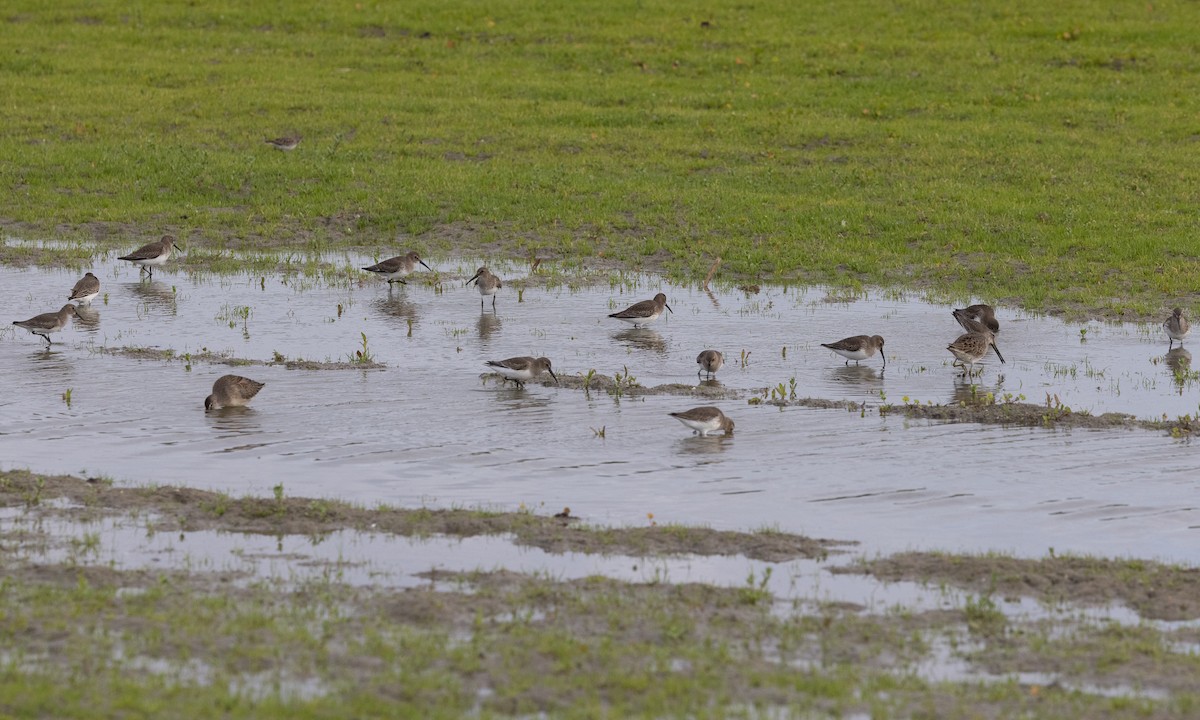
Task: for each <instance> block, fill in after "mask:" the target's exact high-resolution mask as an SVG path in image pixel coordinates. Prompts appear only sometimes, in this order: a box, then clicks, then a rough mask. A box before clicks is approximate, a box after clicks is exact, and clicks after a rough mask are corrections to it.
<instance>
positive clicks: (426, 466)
mask: <svg viewBox="0 0 1200 720" xmlns="http://www.w3.org/2000/svg"><path fill="white" fill-rule="evenodd" d="M350 261H351V262H352V263H353V264H354V265H367V264H370V262H372V261H373V260H372V259H371V258H366V257H351V258H350ZM114 262H115V261H102V262H99V263H97V264H96V266H94V267H93V268H92V270H93V271H94V272H95V273H96V274H97V275H98V276H99V277H100V278H101V282H102V295H101V297H100V298H97V300H96V301H95V302H94V303H93V306H94V308H93V309H94V311H95V312H94V313H91V314H89V315H88V316H87V317H85V318H82V319H81V320H78V321H75V322H74V323H73V325H72V326H71V327H69V328H67V329H66V330H64V331H63V332H62V333H60V334H59V335H58V336H56V340H57V341H56V344H55V345H54V346H53V347H52V348H51V349H50V350H49V351H46V350H44V349H43V346H44V343H43V342H42V341H41V340H40V339H39V338H36V337H32V336H30V335H29V334H28V333H26V332H25V331H23V330H18V329H15V328H12V327H11V326H6V327H5V329H4V330H3V331H0V369H2V371H3V373H4V377H5V378H7V380H8V382H7V383H6V388H5V390H4V392H3V395H0V462H2V463H3V466H4V467H6V468H9V467H29V468H31V469H34V470H37V471H43V472H73V473H78V472H82V471H86V472H87V473H88V474H92V475H95V474H103V475H108V476H111V477H114V478H116V479H117V480H118V481H120V482H130V483H152V482H153V483H183V484H187V485H192V486H196V487H203V488H212V489H219V490H225V491H231V492H234V493H239V494H240V493H245V492H253V493H258V494H269V493H270V492H271V488H272V486H274V485H276V484H277V483H280V482H282V483H283V484H284V486H285V488H286V492H287V493H288V494H289V495H313V496H336V497H339V498H345V499H349V500H357V501H362V502H367V503H370V502H375V501H384V502H389V503H396V504H401V505H410V506H411V505H415V504H421V503H426V504H430V505H437V506H447V505H479V504H484V505H489V506H499V507H510V508H511V507H516V506H518V505H520V504H525V505H526V506H528V507H533V508H536V509H543V508H544V509H545V510H547V511H557V510H559V509H561V508H562V507H563V506H570V507H571V509H572V513H573V514H575V515H579V516H582V517H584V518H586V519H587V520H589V521H594V522H603V523H633V524H637V523H645V522H651V521H655V522H660V523H662V522H687V523H700V524H706V525H711V526H713V527H719V528H738V529H755V528H759V527H763V526H777V527H779V528H782V529H785V530H792V531H798V532H804V533H807V534H812V535H817V536H823V537H835V538H841V539H853V540H860V541H863V543H864V549H865V550H866V551H867V552H875V551H882V552H888V551H894V550H902V549H910V548H940V549H949V550H963V551H970V550H984V549H994V550H1006V551H1016V552H1019V553H1022V554H1042V553H1044V552H1046V551H1047V550H1048V549H1049V548H1051V547H1053V548H1054V549H1055V550H1056V551H1058V552H1065V551H1082V552H1095V553H1101V554H1105V555H1126V554H1128V555H1136V556H1143V557H1155V558H1162V559H1170V560H1179V561H1189V562H1197V561H1200V549H1198V548H1200V543H1197V542H1196V539H1197V531H1198V530H1200V508H1198V507H1197V506H1196V502H1195V500H1194V498H1195V497H1196V491H1197V489H1198V486H1200V480H1197V473H1196V472H1195V470H1196V467H1197V464H1198V463H1197V456H1196V449H1195V448H1193V447H1191V446H1189V445H1187V444H1185V443H1182V442H1178V441H1173V440H1171V439H1170V438H1168V437H1165V436H1164V435H1162V434H1159V433H1154V432H1144V431H1129V430H1113V431H1079V430H1076V431H1061V430H1059V431H1055V430H1045V429H1041V428H1033V429H1030V428H1005V427H995V426H980V425H973V424H955V425H943V424H931V423H926V422H915V421H910V420H906V419H904V418H902V417H899V416H890V417H886V418H879V417H878V416H877V415H876V414H875V413H874V412H873V411H871V410H869V411H868V413H867V414H866V416H865V417H864V416H861V415H860V413H858V412H846V411H844V410H816V409H809V408H789V409H785V410H782V411H781V410H779V409H777V408H774V407H770V406H762V407H753V406H749V405H747V404H746V402H745V400H730V401H724V402H720V403H717V404H718V405H720V406H721V407H722V408H723V409H725V410H726V412H727V413H728V414H729V415H731V416H732V417H733V418H734V419H735V420H736V421H737V433H736V434H735V435H734V436H732V437H728V438H725V437H710V438H697V437H692V436H690V435H689V434H688V431H687V430H686V429H685V428H684V427H683V426H682V425H680V424H678V423H677V422H676V421H674V420H673V419H671V418H669V417H668V416H667V413H668V412H671V411H675V410H682V409H686V408H688V407H692V406H694V405H700V404H708V403H706V402H705V401H697V400H694V399H691V398H686V397H673V396H651V397H645V398H641V399H637V400H631V399H629V398H625V399H621V400H619V401H618V400H615V399H613V398H612V397H610V396H608V395H607V394H604V393H595V392H594V393H592V394H591V396H590V398H589V397H587V396H585V395H584V394H583V393H581V392H579V391H575V390H568V389H558V388H554V387H542V386H540V385H530V386H529V387H528V388H527V389H525V390H519V389H515V388H513V387H511V386H509V387H507V388H505V387H501V386H500V385H498V384H496V383H494V382H488V383H484V382H482V381H481V380H480V377H479V376H480V373H481V372H483V370H484V368H483V366H482V363H483V362H484V361H485V360H488V359H500V358H505V357H509V356H513V355H525V354H533V355H546V356H548V357H550V358H551V359H552V360H553V361H554V368H555V372H557V373H559V374H560V375H562V374H567V375H573V374H575V373H580V372H586V371H587V370H589V369H591V368H595V369H596V370H597V371H598V372H602V373H605V374H608V375H612V374H613V373H614V372H616V371H621V372H624V368H628V371H629V372H630V373H631V374H632V375H633V376H635V377H636V378H637V379H638V381H639V382H641V383H642V384H643V385H656V384H660V383H667V382H683V383H695V381H696V374H695V370H696V366H695V356H696V354H697V353H698V352H699V351H700V350H702V349H705V348H708V347H713V348H716V349H719V350H722V351H724V353H725V356H726V361H727V365H726V367H725V368H724V369H723V370H722V371H721V372H720V373H719V374H718V378H719V380H720V382H722V383H723V384H725V385H726V386H727V387H732V388H744V389H753V388H761V387H764V386H768V385H770V386H774V385H777V384H778V383H780V382H786V381H787V380H788V379H789V378H791V377H793V376H794V377H795V378H796V382H797V394H798V395H799V396H801V397H805V396H808V397H822V398H829V399H851V400H856V401H866V402H867V403H868V405H869V406H874V405H877V404H879V402H880V393H881V392H883V393H884V394H886V398H887V401H888V402H892V403H900V402H901V401H902V398H904V397H908V398H909V399H910V400H918V401H922V402H924V401H933V402H939V403H944V402H951V401H953V400H954V399H955V398H958V397H961V396H962V394H963V393H965V392H970V387H971V386H970V384H969V383H967V382H965V381H963V380H962V379H961V378H959V377H958V372H957V370H955V369H953V368H951V367H950V366H949V361H950V359H951V357H950V355H949V353H947V352H946V351H945V346H946V344H947V343H948V342H950V341H951V340H953V339H954V338H955V337H956V336H957V335H958V334H959V329H958V326H957V325H956V324H955V323H954V321H953V319H952V318H951V317H950V313H949V309H950V308H949V306H945V305H938V304H933V303H926V302H922V301H921V300H920V299H918V298H912V297H904V296H900V295H897V294H892V293H880V294H877V293H872V294H870V295H868V296H865V297H860V298H858V299H856V300H854V301H851V302H843V301H836V302H830V301H829V300H830V299H829V298H827V297H826V295H827V293H826V291H825V290H823V289H820V288H810V289H797V288H789V289H784V288H778V287H765V288H764V289H763V291H762V292H761V293H759V294H756V295H751V296H746V295H745V294H744V293H742V292H740V291H737V290H733V289H730V290H724V291H720V292H714V293H711V294H710V293H705V292H703V291H699V290H695V289H690V288H679V287H673V286H671V285H669V284H667V283H665V282H660V281H659V280H658V279H656V278H650V277H645V276H639V275H629V276H626V277H624V278H622V279H621V281H620V282H618V283H615V284H614V285H613V286H611V287H609V286H604V287H588V288H583V289H569V288H565V287H564V288H555V289H550V290H546V289H539V288H532V287H531V288H528V289H526V290H525V291H524V293H523V298H522V301H521V302H518V298H517V292H516V290H515V289H513V287H512V286H514V285H516V284H517V283H516V282H514V281H516V280H519V279H520V277H522V276H523V275H524V274H525V270H524V269H523V268H515V269H514V268H512V267H504V266H501V267H500V268H499V273H498V274H499V275H500V276H501V277H502V278H504V279H505V280H506V287H505V289H503V290H502V291H501V293H500V295H499V298H498V300H497V312H496V313H495V314H493V313H492V312H491V308H490V301H489V306H488V307H487V308H486V309H485V310H484V311H483V312H481V311H480V307H479V295H478V293H476V292H475V291H474V290H473V289H472V288H463V287H462V281H463V280H465V279H466V278H467V277H470V275H471V274H473V272H474V270H475V266H476V264H475V263H454V262H437V263H431V264H433V265H434V267H436V268H438V269H439V270H440V271H441V272H442V273H443V279H444V284H443V286H442V289H441V291H439V290H437V289H435V288H433V287H430V286H428V285H423V284H418V282H413V283H412V284H410V285H408V286H407V287H403V286H396V287H393V288H392V289H391V290H390V291H389V290H388V288H387V286H386V284H385V283H382V282H378V281H376V280H375V279H373V278H366V277H359V276H358V275H353V276H350V275H347V278H350V277H353V280H350V279H347V280H345V281H343V282H334V283H326V282H323V281H319V280H315V279H312V278H306V277H304V276H300V275H295V276H290V277H283V276H279V275H267V276H265V277H264V276H261V275H254V276H250V275H240V276H236V275H235V276H228V275H226V276H211V275H210V276H201V275H197V276H189V275H186V274H184V273H182V272H178V271H172V269H171V267H170V266H168V267H167V268H166V269H165V270H163V271H159V272H157V273H156V276H155V279H154V281H152V282H151V281H146V280H139V277H138V273H137V271H136V269H133V268H130V267H127V266H125V265H124V264H113V263H114ZM81 274H82V272H74V271H70V272H68V271H62V270H55V269H36V268H35V269H15V268H9V267H0V301H2V304H3V307H5V309H6V310H7V311H8V313H9V316H10V317H9V318H8V319H9V320H14V319H25V318H27V317H30V316H32V315H34V314H37V313H40V312H46V311H48V310H54V309H57V308H58V307H61V305H62V303H63V302H64V301H65V298H66V296H67V294H68V291H69V289H70V287H71V285H72V284H73V283H74V282H75V280H76V279H78V277H79V276H80V275H81ZM362 274H363V275H365V274H366V273H362ZM448 275H451V276H453V277H449V278H448V277H447V276H448ZM659 289H662V290H663V291H664V292H666V294H667V296H668V300H669V302H670V304H671V306H672V308H673V309H674V311H675V313H674V314H673V315H669V316H668V317H667V318H666V319H665V321H664V320H660V321H659V322H658V323H657V324H655V325H654V326H653V327H652V328H650V329H644V330H639V331H633V330H630V329H629V328H628V326H626V325H624V324H623V323H620V322H618V321H616V320H611V319H609V318H607V317H605V316H606V315H607V314H608V313H610V312H614V311H616V310H620V309H622V308H624V307H625V306H626V305H628V304H630V303H632V302H635V301H637V300H641V299H644V298H648V297H651V296H653V294H654V293H655V292H657V291H658V290H659ZM105 294H106V295H107V297H108V302H107V304H105V303H104V302H103V298H104V296H105ZM339 305H341V309H342V312H341V314H340V316H339V313H338V306H339ZM242 308H249V312H248V315H247V314H246V312H245V311H243V310H242ZM1000 320H1001V323H1002V331H1001V335H1000V338H999V344H1000V349H1001V351H1002V352H1003V353H1004V356H1005V358H1006V359H1007V360H1008V362H1007V363H1006V364H1004V365H999V364H998V363H997V362H996V361H995V359H994V358H992V359H991V360H990V361H989V362H988V364H987V367H986V369H985V371H984V373H983V375H982V377H981V378H980V379H979V380H978V381H977V384H978V386H979V391H981V392H994V393H996V395H997V396H998V397H1002V396H1003V395H1004V394H1005V393H1012V394H1013V395H1014V396H1019V395H1024V396H1025V397H1026V399H1027V400H1028V401H1030V402H1035V403H1041V402H1044V401H1045V399H1046V396H1047V394H1049V395H1051V396H1054V395H1057V396H1058V398H1059V399H1060V400H1061V402H1063V403H1064V404H1066V405H1068V406H1070V407H1072V408H1073V409H1075V410H1076V411H1079V410H1085V409H1086V410H1090V411H1091V412H1093V413H1100V412H1107V411H1118V412H1126V413H1132V414H1134V415H1137V416H1139V417H1143V418H1153V417H1161V416H1162V415H1163V414H1166V415H1168V416H1170V417H1174V416H1176V415H1182V414H1185V413H1193V414H1194V413H1195V412H1196V409H1197V405H1198V402H1200V393H1198V392H1197V385H1196V384H1195V382H1193V381H1185V382H1183V383H1182V384H1179V383H1177V382H1176V381H1175V378H1174V376H1173V373H1172V371H1171V369H1170V367H1169V366H1168V364H1167V362H1166V361H1165V360H1164V356H1165V355H1166V347H1167V343H1166V338H1165V336H1164V335H1163V334H1162V331H1161V329H1160V328H1158V327H1157V326H1156V325H1149V326H1142V325H1130V324H1100V323H1091V324H1089V325H1087V326H1085V327H1086V330H1087V332H1086V340H1084V341H1082V342H1081V333H1080V329H1081V326H1079V325H1077V324H1075V325H1073V324H1066V323H1062V322H1060V321H1058V320H1055V319H1050V318H1041V317H1034V316H1029V315H1026V314H1023V313H1020V312H1014V311H1010V310H1006V309H1002V310H1001V312H1000ZM360 333H365V334H366V336H367V340H368V349H369V351H370V353H371V354H373V355H374V357H375V359H376V360H378V361H380V362H382V363H385V364H386V365H387V367H386V368H385V369H382V370H370V371H363V370H349V371H344V370H342V371H333V370H319V371H307V370H287V369H285V368H283V367H278V366H274V367H244V368H231V367H228V366H225V365H216V364H207V363H201V362H194V363H192V364H191V369H190V371H189V370H187V369H186V365H187V363H185V362H182V361H179V360H176V361H173V362H164V361H160V360H138V359H134V358H129V357H121V356H111V355H107V354H103V353H100V352H96V351H95V350H94V348H96V347H103V346H107V347H111V348H117V347H153V348H160V349H162V348H170V349H173V350H175V351H176V353H178V354H182V353H186V352H191V353H195V352H198V351H200V350H202V349H208V350H212V351H219V352H226V351H227V352H231V353H232V354H233V355H235V356H237V357H244V358H253V359H259V360H270V359H271V358H272V357H273V355H274V354H275V353H279V354H281V355H283V356H285V357H287V358H289V359H297V358H304V359H309V360H327V359H328V360H344V359H346V358H347V357H348V356H349V355H352V354H353V353H354V352H355V351H356V350H358V349H360V348H361V342H362V338H361V335H360ZM859 333H868V334H874V333H879V334H881V335H883V336H884V337H885V338H886V339H887V344H886V353H887V358H888V365H887V370H886V371H885V372H883V373H880V372H879V366H880V364H881V363H880V360H879V358H873V359H871V360H868V361H865V362H864V363H863V365H862V366H861V367H855V366H854V364H853V363H851V365H850V367H846V366H845V365H844V364H843V361H842V360H841V359H840V358H838V357H836V356H834V355H833V354H832V353H830V352H829V351H827V350H825V349H824V348H821V347H820V346H819V343H821V342H830V341H833V340H837V339H839V338H841V337H844V336H846V335H851V334H859ZM784 347H786V348H787V352H786V357H785V356H784V353H783V350H782V349H783V348H784ZM742 350H745V351H747V352H748V353H749V355H748V364H747V365H746V366H745V367H743V366H742V364H741V362H740V357H741V351H742ZM228 372H236V373H238V374H243V375H247V376H249V377H253V378H255V379H258V380H262V381H265V382H266V383H267V385H266V388H265V389H264V390H263V391H262V393H261V394H260V395H259V397H258V398H256V399H255V400H254V402H253V404H252V405H251V407H249V408H246V409H232V410H226V411H221V412H217V413H208V414H206V413H204V412H203V409H202V403H203V400H204V396H205V395H207V394H208V392H209V390H210V388H211V385H212V382H213V380H215V379H216V378H217V377H219V376H220V375H222V374H225V373H228ZM68 388H69V389H70V390H71V402H70V404H69V405H68V404H67V403H66V402H65V401H64V399H63V397H62V395H63V393H64V391H66V390H67V389H68ZM593 428H594V429H597V430H599V429H601V428H603V429H604V436H603V438H601V437H599V436H597V434H596V433H595V432H594V431H593ZM651 515H652V516H653V517H652V518H651Z"/></svg>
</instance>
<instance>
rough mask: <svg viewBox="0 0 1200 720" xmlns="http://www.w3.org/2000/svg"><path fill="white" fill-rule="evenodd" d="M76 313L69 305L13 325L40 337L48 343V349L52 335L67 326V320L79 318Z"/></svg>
mask: <svg viewBox="0 0 1200 720" xmlns="http://www.w3.org/2000/svg"><path fill="white" fill-rule="evenodd" d="M78 315H79V314H78V313H77V312H75V306H74V305H72V304H71V303H67V304H66V305H63V306H62V309H61V310H59V311H58V312H48V313H42V314H41V315H34V316H33V317H31V318H29V319H28V320H13V325H16V326H17V327H21V328H25V329H26V330H28V331H29V332H30V333H32V334H34V335H40V336H41V337H42V339H43V340H45V341H46V347H50V346H51V345H52V344H53V343H52V342H51V341H50V333H54V332H58V331H59V330H62V329H63V327H65V326H66V324H67V320H69V319H70V318H71V317H72V316H75V317H78Z"/></svg>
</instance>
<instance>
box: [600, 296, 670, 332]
mask: <svg viewBox="0 0 1200 720" xmlns="http://www.w3.org/2000/svg"><path fill="white" fill-rule="evenodd" d="M663 308H666V309H667V310H668V311H669V312H671V313H674V312H675V311H674V310H671V306H670V305H668V304H667V296H666V295H663V294H662V293H659V294H657V295H655V296H654V299H653V300H643V301H641V302H639V303H634V304H632V305H630V306H629V307H627V308H625V309H624V310H622V311H621V312H615V313H612V314H611V315H609V317H610V318H616V319H618V320H624V321H625V322H627V323H629V324H631V325H633V326H634V327H641V326H643V325H646V324H648V323H652V322H654V321H655V320H657V319H658V316H659V315H662V311H663Z"/></svg>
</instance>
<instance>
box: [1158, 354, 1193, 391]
mask: <svg viewBox="0 0 1200 720" xmlns="http://www.w3.org/2000/svg"><path fill="white" fill-rule="evenodd" d="M1163 360H1164V361H1165V362H1166V364H1167V367H1168V368H1169V369H1170V370H1171V377H1172V379H1173V380H1174V381H1175V389H1177V390H1178V391H1179V394H1180V395H1182V394H1183V388H1184V387H1185V386H1186V385H1187V384H1188V381H1189V380H1192V379H1193V378H1192V354H1191V353H1190V352H1188V351H1187V350H1184V349H1183V347H1182V346H1180V347H1177V348H1175V349H1173V350H1171V351H1170V352H1168V353H1167V355H1166V357H1164V358H1163Z"/></svg>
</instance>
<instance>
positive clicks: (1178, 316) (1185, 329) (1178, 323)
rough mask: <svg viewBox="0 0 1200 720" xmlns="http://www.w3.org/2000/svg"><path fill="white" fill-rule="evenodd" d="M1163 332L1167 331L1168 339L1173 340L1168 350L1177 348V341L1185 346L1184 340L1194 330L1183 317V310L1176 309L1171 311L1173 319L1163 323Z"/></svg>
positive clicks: (1170, 318)
mask: <svg viewBox="0 0 1200 720" xmlns="http://www.w3.org/2000/svg"><path fill="white" fill-rule="evenodd" d="M1163 330H1166V331H1167V337H1168V338H1170V339H1171V343H1170V344H1169V345H1167V350H1170V349H1171V348H1172V347H1174V346H1175V341H1176V340H1178V341H1179V344H1180V345H1183V339H1184V338H1185V337H1187V334H1188V333H1189V332H1191V330H1192V326H1191V324H1189V323H1188V321H1187V318H1185V317H1184V316H1183V308H1175V309H1174V310H1172V311H1171V317H1169V318H1167V320H1166V322H1164V323H1163Z"/></svg>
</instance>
